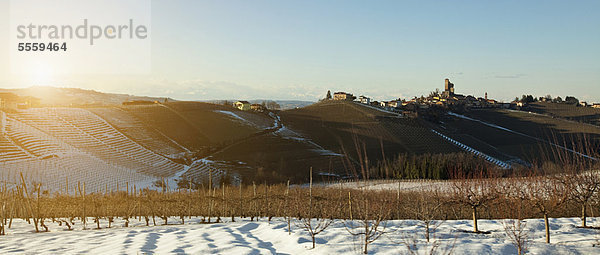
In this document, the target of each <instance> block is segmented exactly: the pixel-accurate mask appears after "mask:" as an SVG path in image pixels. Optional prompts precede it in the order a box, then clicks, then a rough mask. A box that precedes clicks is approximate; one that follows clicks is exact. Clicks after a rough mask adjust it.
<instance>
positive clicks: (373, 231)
mask: <svg viewBox="0 0 600 255" xmlns="http://www.w3.org/2000/svg"><path fill="white" fill-rule="evenodd" d="M362 193H364V191H363V192H362ZM386 198H387V197H385V196H384V199H383V200H380V201H369V200H370V199H368V198H367V197H366V196H364V194H363V196H362V198H361V201H359V203H353V204H355V205H356V206H354V208H356V212H355V213H354V220H347V221H345V222H344V225H345V227H346V230H347V231H348V233H350V234H351V235H352V236H354V237H355V238H357V237H358V238H359V240H360V241H361V243H362V245H361V246H362V250H363V254H368V253H369V248H368V247H369V244H371V243H373V242H375V241H377V239H379V238H380V237H381V236H383V235H384V234H385V233H387V232H386V228H387V220H388V219H389V217H390V215H391V212H392V207H391V206H390V205H391V204H392V203H391V201H387V199H386ZM372 202H374V203H372Z"/></svg>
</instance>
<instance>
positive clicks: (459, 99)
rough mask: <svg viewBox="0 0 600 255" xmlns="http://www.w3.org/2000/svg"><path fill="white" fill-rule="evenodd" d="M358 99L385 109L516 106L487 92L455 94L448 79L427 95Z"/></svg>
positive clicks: (342, 95)
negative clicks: (490, 95)
mask: <svg viewBox="0 0 600 255" xmlns="http://www.w3.org/2000/svg"><path fill="white" fill-rule="evenodd" d="M332 99H333V100H350V101H354V100H355V99H356V97H355V96H354V95H352V94H350V93H346V92H335V93H334V95H333V98H332ZM358 101H359V102H360V103H362V104H367V105H371V106H377V107H381V108H385V109H387V110H392V111H395V110H412V111H416V110H418V109H427V108H429V107H431V106H433V105H437V106H442V107H449V106H464V107H469V108H518V107H519V106H522V105H518V103H517V102H512V103H502V102H498V101H496V100H494V99H489V98H488V96H487V93H485V97H483V98H482V97H479V98H476V97H474V96H471V95H468V96H465V95H461V94H456V93H455V90H454V84H453V83H452V82H450V80H449V79H446V80H445V81H444V91H442V92H441V93H440V92H432V93H431V94H430V95H429V96H428V97H424V96H422V97H414V98H412V99H411V100H405V99H397V100H391V101H373V100H372V99H371V98H369V97H366V96H359V97H358Z"/></svg>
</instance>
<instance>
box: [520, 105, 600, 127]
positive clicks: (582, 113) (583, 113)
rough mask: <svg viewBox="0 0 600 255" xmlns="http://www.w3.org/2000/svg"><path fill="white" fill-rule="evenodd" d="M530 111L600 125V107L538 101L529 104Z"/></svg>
mask: <svg viewBox="0 0 600 255" xmlns="http://www.w3.org/2000/svg"><path fill="white" fill-rule="evenodd" d="M527 110H528V111H531V112H535V113H540V114H546V115H549V116H553V117H558V118H563V119H567V120H572V121H577V122H582V123H588V124H593V125H596V126H600V109H596V108H591V107H578V106H575V105H569V104H556V103H546V102H536V103H531V104H529V107H528V108H527Z"/></svg>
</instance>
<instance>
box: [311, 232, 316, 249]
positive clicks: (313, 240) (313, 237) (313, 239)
mask: <svg viewBox="0 0 600 255" xmlns="http://www.w3.org/2000/svg"><path fill="white" fill-rule="evenodd" d="M311 237H312V242H313V247H312V248H313V249H314V248H315V236H314V235H312V236H311Z"/></svg>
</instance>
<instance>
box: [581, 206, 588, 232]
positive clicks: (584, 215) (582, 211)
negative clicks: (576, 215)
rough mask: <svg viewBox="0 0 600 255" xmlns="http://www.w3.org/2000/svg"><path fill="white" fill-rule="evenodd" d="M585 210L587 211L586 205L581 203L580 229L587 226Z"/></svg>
mask: <svg viewBox="0 0 600 255" xmlns="http://www.w3.org/2000/svg"><path fill="white" fill-rule="evenodd" d="M586 209H587V206H586V203H583V204H582V205H581V227H582V228H585V227H587V225H586V221H587V215H586Z"/></svg>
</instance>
